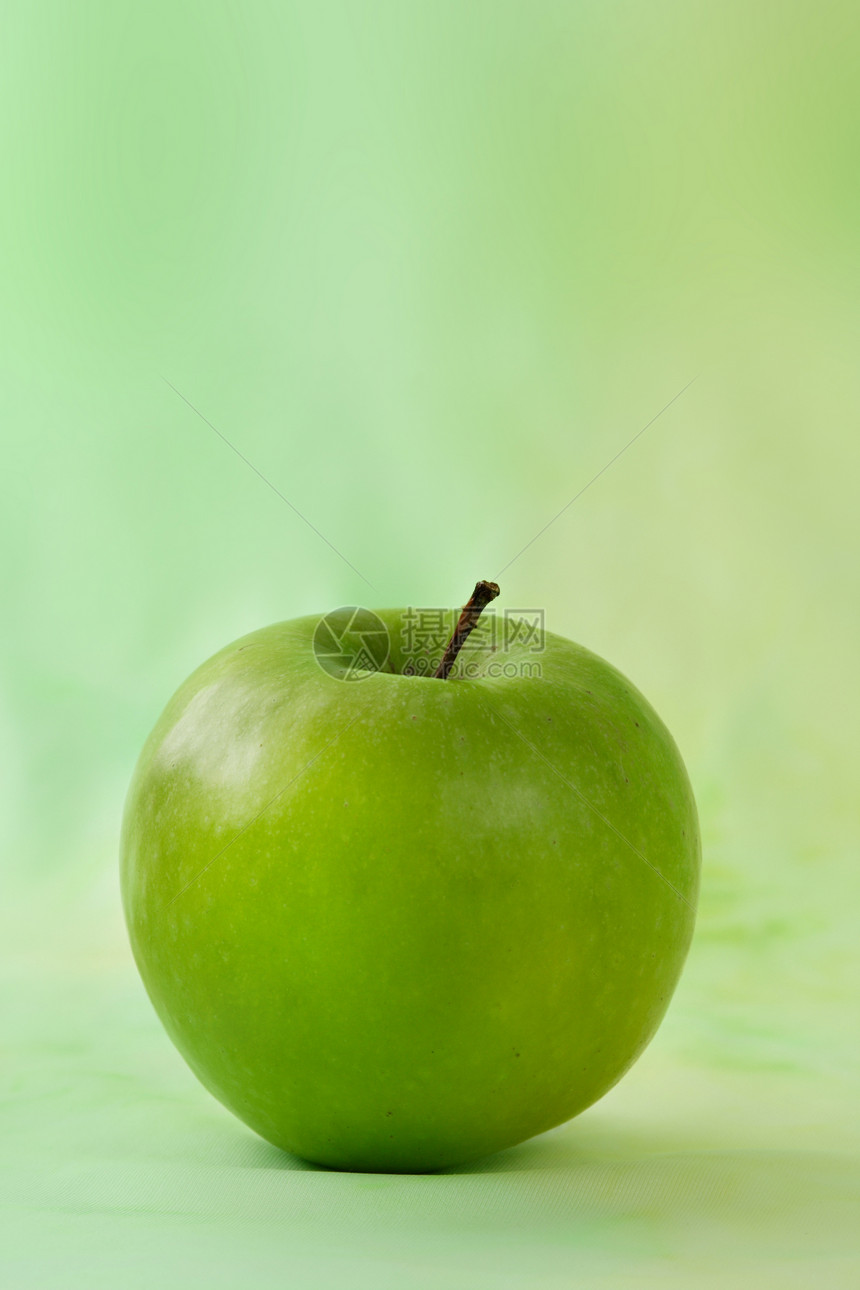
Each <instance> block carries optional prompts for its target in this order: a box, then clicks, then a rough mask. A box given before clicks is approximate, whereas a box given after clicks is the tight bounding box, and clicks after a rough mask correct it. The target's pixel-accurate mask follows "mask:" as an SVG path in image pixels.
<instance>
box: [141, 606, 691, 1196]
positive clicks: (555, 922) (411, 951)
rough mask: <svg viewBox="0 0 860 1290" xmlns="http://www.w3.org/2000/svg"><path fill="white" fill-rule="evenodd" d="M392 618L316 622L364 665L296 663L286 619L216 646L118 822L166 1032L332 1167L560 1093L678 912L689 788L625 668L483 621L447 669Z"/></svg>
mask: <svg viewBox="0 0 860 1290" xmlns="http://www.w3.org/2000/svg"><path fill="white" fill-rule="evenodd" d="M405 613H406V611H403V610H386V611H379V618H380V619H381V620H382V622H383V623H384V625H385V627H386V628H387V630H388V637H389V642H390V652H389V653H388V654H387V657H386V648H387V647H386V642H385V641H384V635H385V634H384V633H382V634H381V635H380V634H379V632H377V635H376V636H375V637H373V634H372V632H365V631H363V630H361V629H362V627H363V626H364V627H366V626H367V624H366V623H364V624H362V623H361V621H360V620H356V623H355V624H353V626H354V627H356V628H357V630H356V631H353V632H352V633H350V632H347V633H346V634H345V635H344V636H343V637H342V639H341V644H342V645H343V644H344V642H346V643H349V642H352V643H353V644H356V642H359V643H361V644H362V645H365V646H367V651H368V652H366V654H365V655H364V656H363V657H362V658H361V659H360V664H361V665H362V666H364V667H365V669H366V670H364V671H361V670H358V671H356V670H355V668H353V669H350V668H349V666H348V665H347V663H344V664H343V665H341V664H340V663H339V662H338V660H337V658H336V657H329V658H322V657H321V656H322V654H323V653H324V652H325V651H324V650H321V648H320V636H319V632H318V627H319V620H318V618H316V617H308V618H301V619H296V620H294V621H291V622H286V623H278V624H275V625H274V626H271V627H267V628H264V629H263V630H262V631H257V632H253V633H252V634H251V635H249V636H245V637H243V638H242V639H241V640H239V641H237V642H235V643H234V644H232V645H229V646H227V648H226V649H223V650H221V652H220V653H218V654H216V655H215V656H214V657H213V658H211V659H209V661H208V662H206V663H204V664H203V665H202V666H201V667H200V668H198V669H197V671H196V672H194V673H193V675H192V676H190V677H189V679H188V680H187V681H186V682H185V684H184V685H182V686H181V687H180V689H179V690H178V691H177V693H176V694H175V695H174V697H173V698H172V699H171V701H170V702H169V703H168V705H167V708H166V709H165V711H164V713H163V714H162V716H161V718H160V720H159V721H158V724H157V725H156V727H155V729H154V731H153V732H152V734H151V735H150V737H149V739H148V741H147V743H146V745H145V747H144V749H143V752H142V754H141V757H140V760H139V763H138V766H137V769H136V771H135V774H134V778H133V780H132V784H131V787H130V790H129V795H128V800H127V803H126V810H125V817H124V821H123V834H122V844H121V863H122V893H123V903H124V908H125V914H126V920H127V923H128V928H129V934H130V939H131V944H132V949H133V952H134V956H135V959H136V961H137V964H138V967H139V969H140V973H141V976H142V977H143V981H144V984H145V986H146V989H147V991H148V993H149V996H150V998H151V1000H152V1002H153V1004H154V1006H155V1009H156V1011H157V1013H158V1015H159V1016H160V1018H161V1020H162V1022H163V1023H164V1026H165V1028H166V1029H167V1032H168V1034H169V1035H170V1037H171V1038H172V1040H173V1042H174V1043H175V1044H176V1046H177V1048H178V1049H179V1051H180V1052H181V1053H182V1055H183V1057H184V1058H185V1060H186V1061H187V1062H188V1064H189V1066H190V1067H191V1069H192V1070H193V1071H194V1072H195V1074H196V1075H197V1076H198V1078H199V1079H200V1080H201V1082H202V1083H203V1084H204V1085H205V1086H206V1087H207V1088H208V1089H209V1090H210V1092H212V1093H213V1094H214V1096H215V1097H217V1098H218V1099H219V1100H220V1101H221V1102H223V1103H224V1105H225V1106H227V1107H229V1108H230V1110H232V1111H233V1112H234V1113H235V1114H236V1115H237V1116H238V1117H239V1118H240V1119H242V1120H243V1121H244V1122H245V1123H246V1124H248V1125H250V1126H251V1128H252V1129H254V1130H255V1131H256V1132H257V1133H259V1134H260V1135H261V1136H262V1137H264V1138H266V1139H268V1141H270V1142H272V1143H275V1144H277V1146H279V1147H282V1148H284V1149H285V1150H287V1151H290V1152H294V1153H296V1154H297V1155H299V1156H302V1157H304V1158H306V1159H307V1160H310V1161H315V1162H317V1163H321V1164H324V1165H328V1166H332V1167H335V1168H338V1169H350V1170H384V1171H388V1172H426V1171H430V1170H436V1169H440V1168H444V1167H446V1166H451V1165H457V1164H460V1163H464V1162H467V1161H470V1160H473V1159H476V1158H478V1157H481V1156H484V1155H487V1154H489V1153H491V1152H495V1151H499V1150H501V1149H502V1148H505V1147H510V1146H513V1145H514V1144H515V1143H518V1142H522V1141H523V1140H524V1139H526V1138H529V1137H531V1136H533V1135H534V1134H537V1133H541V1132H542V1131H544V1130H546V1129H550V1128H552V1127H553V1126H555V1125H558V1124H561V1123H563V1122H564V1121H566V1120H568V1119H570V1118H571V1117H572V1116H574V1115H576V1114H577V1113H578V1112H580V1111H582V1110H584V1109H585V1108H586V1107H587V1106H590V1105H591V1104H592V1103H593V1102H594V1101H596V1100H597V1099H598V1098H599V1097H601V1096H602V1095H603V1094H604V1093H605V1092H606V1091H607V1090H608V1089H609V1088H611V1087H612V1085H613V1084H615V1082H616V1081H617V1080H618V1079H619V1078H620V1077H621V1076H622V1075H623V1074H624V1072H625V1071H626V1070H627V1069H628V1067H629V1066H630V1065H631V1064H632V1063H633V1062H634V1061H635V1059H636V1058H637V1056H638V1055H639V1054H640V1053H641V1052H642V1050H643V1048H644V1047H645V1046H646V1044H647V1043H648V1041H649V1040H650V1039H651V1037H652V1036H653V1034H654V1032H655V1031H656V1029H657V1026H658V1025H659V1023H660V1020H661V1019H662V1017H663V1014H664V1013H665V1011H666V1008H667V1006H668V1003H669V1000H670V998H671V995H672V991H673V990H674V987H675V985H676V983H677V981H678V977H679V975H680V972H681V968H682V966H683V963H684V959H685V957H686V954H687V950H688V948H689V944H690V939H691V936H692V932H693V923H694V917H695V904H696V897H697V890H698V873H699V858H700V843H699V831H698V824H697V817H696V807H695V802H694V799H693V794H692V790H691V788H690V784H689V780H688V778H687V774H686V772H685V769H684V765H683V762H682V760H681V757H680V754H679V752H678V750H677V748H676V746H675V744H674V742H673V740H672V737H671V735H670V734H669V732H668V731H667V729H666V727H665V726H664V725H663V723H662V722H661V720H660V718H659V717H658V716H657V714H656V713H655V712H654V710H653V709H652V708H651V706H650V705H649V704H648V702H647V701H646V700H645V699H644V698H643V696H642V695H641V694H640V693H639V692H638V691H637V690H636V689H635V688H634V687H633V686H632V685H631V684H630V682H629V681H627V680H626V679H625V678H624V677H623V676H622V675H621V674H620V673H619V672H617V671H616V670H615V669H614V668H613V667H611V666H610V665H609V664H608V663H606V662H604V661H603V660H602V659H600V658H598V657H597V656H596V655H594V654H592V653H590V652H589V651H588V650H585V649H583V648H582V647H581V646H579V645H576V644H574V643H573V642H571V641H569V640H565V639H564V638H562V637H559V636H555V635H552V634H550V633H546V634H545V638H544V648H543V652H542V653H539V654H534V653H532V652H531V650H530V648H529V647H528V646H527V645H525V644H523V643H522V641H521V640H520V639H519V638H518V636H517V633H516V631H515V630H514V629H513V628H512V626H511V624H510V623H507V624H506V625H505V627H504V631H502V632H501V633H500V635H501V639H500V640H498V641H497V642H496V647H495V649H493V648H491V647H490V646H489V645H487V644H480V643H478V644H477V645H476V647H475V648H472V649H468V650H467V649H464V650H463V652H462V653H461V655H460V656H459V658H458V659H457V661H456V663H455V665H454V670H453V672H452V674H451V677H450V678H449V679H447V680H436V679H432V678H430V677H428V676H416V675H404V674H403V669H404V667H405V666H406V665H407V663H408V662H409V659H408V658H407V657H406V655H405V652H404V647H403V644H402V639H401V637H402V627H403V623H404V622H405V618H404V615H405ZM453 622H454V616H453V615H447V619H446V623H447V629H450V627H451V626H452V625H453ZM341 626H343V624H341ZM315 632H316V633H317V641H316V653H315V650H314V648H313V647H312V645H313V641H314V636H315ZM479 635H480V633H476V636H475V637H473V643H474V641H475V640H477V638H478V636H479ZM335 652H336V651H335ZM467 655H468V657H467ZM318 656H320V658H321V661H322V663H323V664H324V665H323V666H321V662H320V658H318ZM345 657H346V656H345ZM536 668H537V670H538V671H539V675H536V674H535V669H536ZM350 677H351V678H353V679H347V678H350ZM356 677H357V678H359V679H355V678H356Z"/></svg>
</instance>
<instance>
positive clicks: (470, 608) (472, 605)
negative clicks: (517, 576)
mask: <svg viewBox="0 0 860 1290" xmlns="http://www.w3.org/2000/svg"><path fill="white" fill-rule="evenodd" d="M498 594H499V588H498V585H497V584H496V583H495V582H484V581H481V582H479V583H476V585H475V590H474V591H473V592H472V595H471V597H470V599H469V602H468V604H465V605H464V606H463V609H462V611H461V613H460V617H459V618H458V619H457V626H456V627H455V628H454V634H453V636H452V637H451V639H450V640H449V642H448V644H447V645H446V647H445V653H444V654H443V655H442V662H441V663H440V664H439V666H438V667H437V668H436V671H435V672H434V673H433V676H434V679H437V680H439V681H444V680H446V679H447V677H448V675H449V674H450V671H451V668H452V667H453V666H454V660H455V658H456V657H457V655H458V654H459V653H460V650H461V649H462V648H463V645H464V644H465V641H466V638H467V636H468V635H469V633H470V632H471V631H473V630H474V629H475V627H477V625H478V619H479V618H480V617H481V614H482V613H483V611H484V610H485V609H486V607H487V605H488V604H489V603H490V601H491V600H495V598H496V596H497V595H498Z"/></svg>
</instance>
